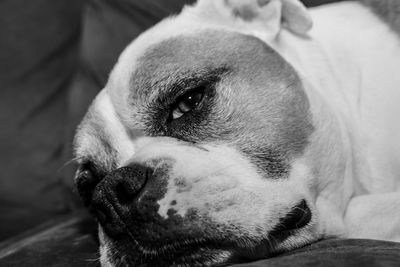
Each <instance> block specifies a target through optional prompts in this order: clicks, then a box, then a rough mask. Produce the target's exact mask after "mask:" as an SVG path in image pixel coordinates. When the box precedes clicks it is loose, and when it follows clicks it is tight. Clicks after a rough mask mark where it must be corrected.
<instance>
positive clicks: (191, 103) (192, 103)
mask: <svg viewBox="0 0 400 267" xmlns="http://www.w3.org/2000/svg"><path fill="white" fill-rule="evenodd" d="M203 97H204V88H203V87H199V88H196V89H194V90H191V91H190V92H188V93H186V94H184V95H182V96H180V97H179V98H178V99H177V101H176V102H175V104H174V105H173V110H172V119H174V120H175V119H178V118H180V117H182V116H183V115H184V114H185V113H188V112H190V111H192V110H194V109H195V108H196V107H197V106H198V105H199V104H200V103H201V101H202V100H203Z"/></svg>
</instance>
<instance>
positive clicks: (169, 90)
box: [149, 67, 229, 105]
mask: <svg viewBox="0 0 400 267" xmlns="http://www.w3.org/2000/svg"><path fill="white" fill-rule="evenodd" d="M228 71H229V68H227V67H220V68H216V69H206V70H202V71H198V72H195V73H187V72H186V73H184V74H181V75H175V77H174V78H173V79H171V78H169V77H168V78H166V79H164V81H163V80H159V82H158V83H157V84H158V88H155V91H154V92H153V93H152V94H151V95H150V96H149V100H150V102H153V101H157V100H158V101H159V102H162V104H164V105H169V104H172V102H173V101H175V100H176V98H177V97H179V96H180V95H182V94H183V93H185V92H186V91H188V90H190V89H194V88H196V87H199V86H208V87H210V86H214V85H215V84H216V83H218V82H219V81H220V80H221V78H222V76H223V75H224V74H226V73H227V72H228Z"/></svg>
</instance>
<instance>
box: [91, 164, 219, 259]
mask: <svg viewBox="0 0 400 267" xmlns="http://www.w3.org/2000/svg"><path fill="white" fill-rule="evenodd" d="M169 169H170V165H169V164H168V163H165V164H157V167H147V166H144V165H141V164H137V163H135V164H131V165H129V166H126V167H122V168H119V169H116V170H114V171H113V172H111V173H109V174H108V175H107V176H106V177H105V178H104V179H103V180H101V181H100V182H99V183H98V184H97V185H96V187H95V189H94V192H93V197H92V201H91V203H90V206H89V208H90V210H91V211H92V213H93V214H94V215H95V217H96V218H97V220H98V222H99V224H100V225H101V226H102V229H103V231H104V233H105V234H106V235H107V236H108V238H109V239H110V240H113V242H115V243H123V245H122V246H126V245H127V244H129V247H130V248H129V249H128V250H129V253H130V254H136V255H137V256H136V257H134V258H132V259H131V260H130V264H132V263H134V262H135V261H136V260H140V261H142V262H143V261H145V262H146V263H147V264H149V265H148V266H154V265H152V263H154V262H153V261H159V260H162V261H163V262H165V264H167V263H168V262H169V261H170V262H171V264H172V262H174V261H176V260H177V259H180V258H181V259H185V258H186V260H185V262H187V261H188V260H189V259H187V257H188V255H189V256H190V260H193V259H194V258H196V257H203V256H205V255H210V252H209V250H210V249H213V250H214V251H217V250H218V249H219V248H218V246H217V245H216V243H214V242H215V240H212V241H211V239H210V238H208V237H207V235H206V233H207V231H205V229H204V225H202V223H201V220H200V219H199V218H198V214H197V213H196V212H195V211H194V210H193V211H189V212H187V214H186V215H185V216H180V215H177V214H175V212H174V211H173V210H172V209H171V210H170V211H168V217H167V218H164V217H162V216H160V215H159V213H158V210H159V205H158V204H157V201H159V200H160V199H161V198H162V197H163V196H164V194H165V190H166V186H167V182H168V170H169ZM171 205H172V206H173V205H174V203H172V204H171ZM195 255H196V256H195ZM198 260H199V259H198ZM199 261H204V259H203V260H199ZM154 264H156V263H154Z"/></svg>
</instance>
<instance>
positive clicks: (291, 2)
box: [199, 0, 312, 41]
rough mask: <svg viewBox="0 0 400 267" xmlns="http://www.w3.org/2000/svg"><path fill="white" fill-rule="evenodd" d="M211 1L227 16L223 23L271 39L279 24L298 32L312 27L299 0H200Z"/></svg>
mask: <svg viewBox="0 0 400 267" xmlns="http://www.w3.org/2000/svg"><path fill="white" fill-rule="evenodd" d="M202 2H203V3H202ZM210 3H212V4H213V5H214V8H215V9H217V11H218V12H217V13H219V15H220V16H222V17H223V18H225V19H228V21H226V23H229V24H231V25H233V27H237V28H238V29H239V30H244V31H247V32H249V33H256V34H257V35H261V37H263V39H264V38H265V39H267V40H266V41H271V40H273V39H274V38H275V37H276V36H277V34H278V33H279V31H280V30H281V28H282V27H284V28H287V29H289V30H290V31H291V32H293V33H295V34H298V35H306V34H307V32H308V31H309V30H310V29H311V27H312V20H311V17H310V15H309V13H308V10H307V8H306V7H305V6H304V5H303V4H302V3H301V2H300V1H299V0H199V4H204V5H208V4H210ZM208 11H210V9H209V7H208ZM214 14H215V13H214ZM232 19H233V21H232Z"/></svg>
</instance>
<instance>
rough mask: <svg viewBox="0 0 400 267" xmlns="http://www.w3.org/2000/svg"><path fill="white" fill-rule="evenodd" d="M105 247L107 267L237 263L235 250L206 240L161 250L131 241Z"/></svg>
mask: <svg viewBox="0 0 400 267" xmlns="http://www.w3.org/2000/svg"><path fill="white" fill-rule="evenodd" d="M103 247H104V248H105V249H103V251H101V253H105V254H106V255H102V265H103V266H174V267H175V266H176V267H178V266H225V265H228V264H231V263H235V262H237V260H235V258H234V252H233V251H232V250H230V249H223V248H217V246H216V243H215V242H214V241H206V240H186V241H182V242H172V243H170V244H164V245H163V246H160V247H159V248H157V249H153V248H145V247H143V246H139V245H134V244H132V243H131V242H129V243H127V241H111V242H110V241H108V242H106V243H105V244H104V245H103Z"/></svg>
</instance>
